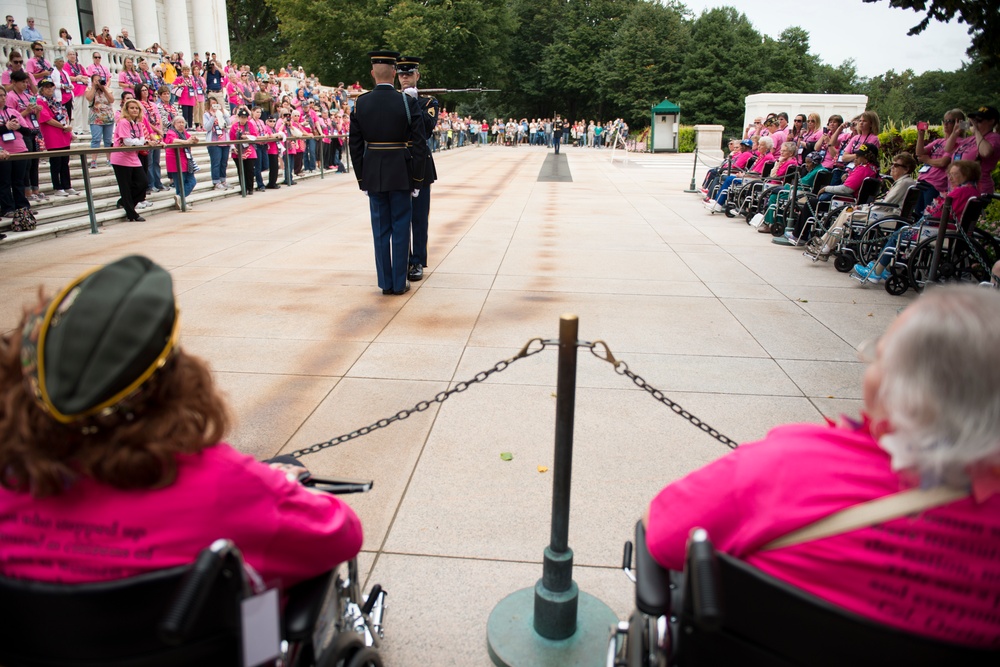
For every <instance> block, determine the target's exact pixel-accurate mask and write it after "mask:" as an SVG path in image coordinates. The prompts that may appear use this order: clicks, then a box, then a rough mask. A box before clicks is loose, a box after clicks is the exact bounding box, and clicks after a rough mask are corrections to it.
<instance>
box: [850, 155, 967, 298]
mask: <svg viewBox="0 0 1000 667" xmlns="http://www.w3.org/2000/svg"><path fill="white" fill-rule="evenodd" d="M979 177H980V168H979V163H978V162H974V161H972V160H955V161H954V162H952V163H951V165H949V166H948V185H949V186H950V189H949V190H948V194H947V195H945V196H944V197H938V198H937V199H935V200H934V201H933V202H932V203H931V205H930V206H928V207H927V208H926V209H924V215H923V217H922V218H921V219H920V221H919V222H918V223H917V225H915V226H913V227H904V228H903V229H900V230H897V231H895V232H893V233H892V234H890V235H889V240H888V241H886V244H885V247H883V248H882V252H881V253H879V257H878V259H877V260H872V261H870V262H868V264H867V266H866V265H864V264H855V265H854V275H855V276H856V277H857V278H859V279H860V280H861V281H862V284H864V283H865V282H870V283H878V282H881V281H883V280H885V279H887V278H888V277H889V271H888V267H889V265H890V264H891V263H892V261H893V258H894V257H895V256H896V254H897V252H898V250H899V244H900V242H901V241H905V242H907V243H919V242H920V241H922V240H924V239H925V238H928V237H931V236H936V235H937V229H938V223H939V222H940V218H941V212H942V211H943V210H944V200H945V197H950V198H951V220H952V221H953V222H951V223H949V224H948V229H949V230H954V229H957V225H956V224H955V223H956V222H958V221H959V220H961V218H962V213H964V212H965V205H966V204H968V203H969V200H970V199H972V198H973V197H977V196H978V195H979Z"/></svg>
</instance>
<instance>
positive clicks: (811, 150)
mask: <svg viewBox="0 0 1000 667" xmlns="http://www.w3.org/2000/svg"><path fill="white" fill-rule="evenodd" d="M879 126H880V121H879V118H878V115H877V114H875V113H874V112H873V111H864V112H863V113H861V114H859V115H858V116H856V117H855V118H852V119H850V120H845V119H844V118H842V117H841V116H840V115H836V114H835V115H832V116H830V118H829V119H827V123H826V125H825V126H824V127H820V118H819V116H818V115H817V114H815V113H810V114H808V115H807V114H805V113H800V114H798V115H796V116H795V118H794V121H793V123H792V124H789V122H788V115H787V114H786V113H776V114H771V115H769V116H767V117H766V118H756V119H755V120H754V122H753V123H752V124H751V125H749V126H748V127H747V128H746V129H745V131H744V133H743V138H742V139H739V138H735V137H734V138H732V139H731V140H730V142H729V148H730V153H729V156H728V157H727V158H726V160H725V161H724V163H723V165H721V166H720V167H719V168H717V169H712V170H709V172H708V174H706V176H705V180H704V182H703V184H702V193H703V194H704V195H705V200H704V201H705V207H706V208H707V209H708V210H709V211H710V212H712V213H715V212H719V211H724V210H726V209H727V199H728V198H730V197H731V196H732V193H734V192H735V191H736V188H737V187H738V186H740V185H743V184H745V183H746V182H747V181H761V180H763V181H764V182H765V183H766V185H765V188H764V191H763V192H764V197H763V198H762V199H761V203H759V204H758V205H757V209H758V213H757V215H755V216H754V218H753V219H752V220H751V224H752V225H753V226H756V227H757V229H758V231H760V232H762V233H769V232H770V231H771V229H770V224H771V223H772V222H773V214H774V208H775V207H774V203H775V201H776V196H777V191H778V190H779V189H780V188H781V183H782V180H783V177H784V175H785V174H786V172H787V173H791V172H790V171H789V170H791V169H798V170H799V173H800V179H799V187H800V190H808V188H809V187H810V186H811V185H812V183H813V181H814V180H815V178H816V176H817V175H818V174H819V173H820V172H823V171H828V172H830V185H828V186H825V187H823V188H821V189H819V190H818V192H817V193H815V194H816V195H817V199H816V201H817V202H824V201H826V202H829V203H830V206H831V209H832V210H833V213H832V214H829V218H828V219H829V220H831V224H830V225H829V227H828V228H827V229H821V228H819V225H816V226H815V227H812V228H810V227H809V226H808V222H809V220H810V216H813V215H814V213H813V209H812V208H811V206H800V207H799V208H798V213H797V219H796V220H795V221H794V225H793V226H792V227H791V228H790V229H789V230H788V231H786V233H785V237H786V239H787V241H788V242H789V244H790V245H792V246H800V245H806V246H807V248H808V251H807V253H806V255H807V256H808V257H811V258H812V259H813V260H814V261H815V260H816V259H821V260H826V259H828V258H829V256H830V255H831V254H832V253H833V252H835V250H836V242H837V240H838V239H839V238H840V237H841V236H842V234H843V233H844V231H843V230H844V229H845V227H846V226H848V225H849V224H850V223H851V222H852V221H857V220H864V221H867V222H868V223H876V222H878V220H880V219H881V218H883V217H888V214H889V213H890V212H892V213H898V211H899V207H900V205H901V204H902V201H903V198H904V197H905V195H906V192H907V190H908V189H909V188H910V187H911V186H915V187H917V188H918V194H919V198H918V200H917V203H916V205H915V207H914V209H913V212H912V218H913V219H914V220H915V221H917V222H918V224H917V225H915V226H914V228H913V229H912V230H907V231H905V232H903V233H895V234H893V235H892V236H891V237H890V239H889V241H888V243H887V244H886V245H885V247H884V248H883V250H882V252H881V253H879V255H878V258H877V259H875V260H873V261H871V262H869V263H868V264H867V265H865V264H858V265H856V266H855V267H854V271H853V274H854V276H855V277H856V278H858V279H859V280H860V281H861V283H862V284H866V283H879V282H882V281H885V280H887V279H888V278H889V276H890V271H889V270H888V269H889V265H890V263H891V261H892V259H893V257H894V256H895V254H896V251H897V249H898V248H899V247H900V245H899V244H900V243H901V242H907V241H909V242H915V241H919V240H922V239H924V238H928V237H930V236H934V235H936V234H937V229H938V226H939V224H940V218H941V215H942V211H943V209H944V204H945V198H949V199H950V200H951V216H952V219H953V220H957V219H960V218H961V216H962V214H963V212H964V209H965V206H966V204H967V203H968V201H969V200H970V199H972V198H974V197H979V196H980V195H987V194H991V193H993V192H994V190H995V184H994V181H993V177H992V172H993V170H994V169H995V168H996V166H997V162H998V159H1000V133H998V129H1000V114H998V111H997V109H996V108H994V107H990V106H983V107H979V108H978V109H976V110H974V111H972V112H969V113H968V114H966V113H965V112H963V111H962V110H961V109H952V110H950V111H948V112H947V113H945V114H944V117H943V119H942V121H941V131H940V135H941V136H940V137H938V138H934V139H932V138H931V137H930V129H931V128H930V127H929V124H928V123H927V122H920V123H918V124H917V140H916V146H915V150H914V153H910V152H907V151H901V150H899V149H898V148H896V149H892V148H889V147H882V146H881V142H880V140H879ZM880 156H881V157H882V158H885V160H884V161H885V162H888V163H889V166H888V169H887V171H888V172H889V173H887V174H880V173H879V172H880V171H881V169H880V167H881V165H882V161H880ZM866 179H876V180H878V181H879V182H880V186H881V188H880V196H879V197H878V198H877V201H876V203H874V204H872V205H866V206H856V205H855V204H857V202H852V198H856V197H857V195H858V193H859V192H860V189H861V185H862V184H863V183H864V182H865V180H866ZM784 188H785V189H788V186H787V185H785V186H784ZM768 197H769V199H768ZM803 203H805V202H803ZM862 203H863V202H862ZM890 221H891V219H890ZM892 224H893V225H895V222H892ZM918 229H919V231H917V230H918ZM807 230H808V231H809V232H810V233H809V234H806V233H805V232H806V231H807ZM807 236H811V238H806V237H807Z"/></svg>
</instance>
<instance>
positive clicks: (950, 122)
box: [941, 118, 955, 125]
mask: <svg viewBox="0 0 1000 667" xmlns="http://www.w3.org/2000/svg"><path fill="white" fill-rule="evenodd" d="M941 122H942V123H944V124H945V125H954V124H955V119H954V118H945V119H944V120H943V121H941Z"/></svg>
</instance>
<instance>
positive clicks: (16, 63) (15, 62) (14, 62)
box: [10, 60, 24, 65]
mask: <svg viewBox="0 0 1000 667" xmlns="http://www.w3.org/2000/svg"><path fill="white" fill-rule="evenodd" d="M10 62H11V64H13V65H20V64H21V63H23V62H24V61H23V60H11V61H10Z"/></svg>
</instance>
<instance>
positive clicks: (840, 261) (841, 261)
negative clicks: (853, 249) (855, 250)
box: [833, 255, 854, 273]
mask: <svg viewBox="0 0 1000 667" xmlns="http://www.w3.org/2000/svg"><path fill="white" fill-rule="evenodd" d="M833 268H835V269H837V270H838V271H840V272H841V273H850V271H851V269H853V268H854V264H853V263H852V262H851V260H850V259H849V258H848V257H847V255H837V258H836V259H835V260H833Z"/></svg>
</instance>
